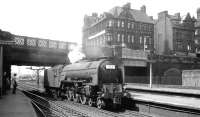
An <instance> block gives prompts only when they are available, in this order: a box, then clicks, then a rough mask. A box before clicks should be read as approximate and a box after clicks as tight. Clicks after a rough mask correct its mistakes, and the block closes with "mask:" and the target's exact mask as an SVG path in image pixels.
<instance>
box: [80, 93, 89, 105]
mask: <svg viewBox="0 0 200 117" xmlns="http://www.w3.org/2000/svg"><path fill="white" fill-rule="evenodd" d="M80 101H81V104H86V102H87V97H86V96H85V95H82V96H81V98H80Z"/></svg>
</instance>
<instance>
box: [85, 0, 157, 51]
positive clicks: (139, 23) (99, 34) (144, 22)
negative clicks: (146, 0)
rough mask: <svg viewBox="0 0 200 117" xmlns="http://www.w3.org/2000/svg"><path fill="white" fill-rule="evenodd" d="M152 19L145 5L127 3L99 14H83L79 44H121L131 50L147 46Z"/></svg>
mask: <svg viewBox="0 0 200 117" xmlns="http://www.w3.org/2000/svg"><path fill="white" fill-rule="evenodd" d="M153 36H154V21H153V18H152V17H149V16H148V15H147V14H146V7H145V6H142V7H141V9H140V10H136V9H131V4H130V3H127V4H125V5H124V6H123V7H118V6H116V7H114V8H112V9H111V10H110V11H108V12H104V13H103V14H101V15H100V16H98V15H97V14H96V13H93V14H92V16H87V15H85V17H84V27H83V40H82V42H83V48H84V49H86V48H90V47H94V46H95V47H106V46H108V45H109V46H110V47H112V46H125V47H126V48H130V49H134V50H151V49H153V47H154V45H153V43H154V41H153V38H154V37H153Z"/></svg>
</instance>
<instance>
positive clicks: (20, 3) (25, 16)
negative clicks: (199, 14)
mask: <svg viewBox="0 0 200 117" xmlns="http://www.w3.org/2000/svg"><path fill="white" fill-rule="evenodd" d="M127 2H130V3H131V8H132V9H140V7H141V6H142V5H146V8H147V14H148V15H149V16H153V17H154V18H157V14H158V13H159V12H161V11H164V10H168V12H169V14H174V13H176V12H180V13H181V15H182V16H184V15H185V14H186V13H187V12H190V13H191V15H192V16H193V15H194V16H195V17H196V10H197V8H199V7H200V0H0V14H1V15H0V29H1V30H5V31H9V32H11V33H12V34H16V35H22V36H30V37H39V38H44V39H52V40H61V41H67V42H77V43H78V44H81V39H82V27H83V18H84V15H86V14H87V15H91V14H92V12H97V13H98V14H101V13H103V12H105V11H108V10H109V9H111V8H113V7H115V6H122V5H124V4H125V3H127Z"/></svg>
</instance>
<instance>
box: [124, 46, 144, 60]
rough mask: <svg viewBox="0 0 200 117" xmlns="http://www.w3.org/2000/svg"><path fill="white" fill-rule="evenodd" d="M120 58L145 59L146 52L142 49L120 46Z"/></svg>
mask: <svg viewBox="0 0 200 117" xmlns="http://www.w3.org/2000/svg"><path fill="white" fill-rule="evenodd" d="M122 58H126V59H138V60H147V52H146V51H144V50H132V49H129V48H122Z"/></svg>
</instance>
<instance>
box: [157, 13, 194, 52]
mask: <svg viewBox="0 0 200 117" xmlns="http://www.w3.org/2000/svg"><path fill="white" fill-rule="evenodd" d="M194 24H195V18H194V17H193V18H191V16H190V14H189V13H188V14H187V15H186V16H185V18H184V19H183V20H182V18H181V16H180V13H176V14H175V15H169V14H168V12H167V11H163V12H160V13H159V14H158V20H157V21H156V23H155V36H154V37H155V38H154V41H155V43H154V45H155V49H156V52H157V54H178V53H179V54H182V55H187V54H188V53H193V52H195V46H194V32H195V30H194Z"/></svg>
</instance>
